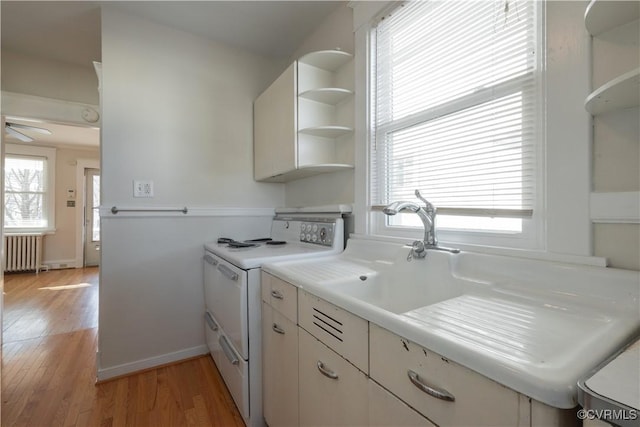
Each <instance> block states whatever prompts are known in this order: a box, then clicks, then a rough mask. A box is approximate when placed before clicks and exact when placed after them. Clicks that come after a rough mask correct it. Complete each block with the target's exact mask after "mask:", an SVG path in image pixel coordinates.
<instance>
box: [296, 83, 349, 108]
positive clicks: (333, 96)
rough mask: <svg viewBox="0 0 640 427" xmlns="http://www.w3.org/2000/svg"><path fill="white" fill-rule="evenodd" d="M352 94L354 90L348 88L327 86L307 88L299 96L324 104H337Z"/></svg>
mask: <svg viewBox="0 0 640 427" xmlns="http://www.w3.org/2000/svg"><path fill="white" fill-rule="evenodd" d="M352 95H353V91H351V90H348V89H342V88H336V87H327V88H320V89H311V90H307V91H305V92H302V93H301V94H300V95H299V96H300V98H304V99H309V100H311V101H316V102H321V103H323V104H328V105H337V104H339V103H340V102H342V101H344V100H345V99H347V98H348V97H350V96H352Z"/></svg>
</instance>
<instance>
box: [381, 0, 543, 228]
mask: <svg viewBox="0 0 640 427" xmlns="http://www.w3.org/2000/svg"><path fill="white" fill-rule="evenodd" d="M536 3H537V2H531V1H517V0H506V1H499V2H498V1H415V2H407V3H404V4H403V5H402V6H401V7H398V8H396V9H395V10H394V11H393V12H392V13H390V14H388V15H387V16H385V17H384V18H383V19H381V20H380V21H379V22H378V24H377V25H376V26H375V29H374V34H373V43H372V46H373V50H372V54H373V56H374V58H373V59H374V60H373V61H372V66H373V70H372V83H373V85H372V93H373V95H374V98H373V100H372V108H371V111H372V114H373V117H372V125H373V129H372V138H371V141H372V147H371V156H370V158H371V172H372V173H371V174H370V177H371V183H370V184H371V185H370V188H371V198H370V200H371V203H372V205H374V206H376V205H386V204H388V203H390V202H392V201H396V200H415V196H414V191H415V189H419V190H420V192H421V193H422V195H423V196H424V197H425V198H426V199H428V200H429V201H430V202H432V203H433V204H434V205H435V206H436V207H437V208H438V213H439V222H438V225H439V227H440V228H442V227H445V228H452V229H466V230H490V231H502V232H520V231H521V230H522V221H523V218H528V217H530V216H531V215H532V214H533V209H534V205H535V198H536V185H535V184H536V152H537V148H536V145H537V144H536V140H537V135H536V129H537V127H538V125H537V124H536V123H538V106H537V104H538V102H537V98H538V96H537V93H538V90H537V85H538V82H537V72H536V71H537V67H538V65H537V64H538V63H539V60H538V48H537V45H536V44H537V37H538V34H537V28H536V22H537V19H536V7H537V6H536ZM386 220H387V221H389V222H388V223H387V225H391V226H413V225H416V226H418V225H420V224H421V223H420V221H419V219H418V218H417V216H416V215H401V216H400V215H399V216H395V217H387V218H386Z"/></svg>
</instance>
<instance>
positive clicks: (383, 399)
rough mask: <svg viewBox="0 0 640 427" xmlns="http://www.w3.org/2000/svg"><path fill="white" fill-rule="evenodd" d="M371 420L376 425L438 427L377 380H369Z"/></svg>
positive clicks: (378, 426)
mask: <svg viewBox="0 0 640 427" xmlns="http://www.w3.org/2000/svg"><path fill="white" fill-rule="evenodd" d="M368 393H369V422H368V423H367V424H368V425H370V426H376V427H383V426H384V427H388V426H395V427H410V426H415V427H417V426H425V427H436V425H435V424H433V423H431V422H430V421H429V420H428V419H426V418H425V417H423V416H422V415H420V414H419V413H417V412H416V411H414V410H413V409H412V408H410V407H409V406H407V404H406V403H404V402H403V401H402V400H400V399H398V398H397V397H395V396H394V395H393V394H391V393H389V392H388V391H387V390H385V389H384V388H382V387H380V385H378V383H376V382H375V381H372V380H369V381H368Z"/></svg>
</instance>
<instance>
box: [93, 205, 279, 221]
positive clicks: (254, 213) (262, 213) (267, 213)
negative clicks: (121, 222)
mask: <svg viewBox="0 0 640 427" xmlns="http://www.w3.org/2000/svg"><path fill="white" fill-rule="evenodd" d="M116 206H117V207H118V208H119V209H157V211H155V212H118V213H117V214H113V213H111V206H101V207H100V219H101V220H106V219H118V218H156V217H175V218H190V217H237V216H241V217H273V216H274V215H275V209H273V208H191V207H187V213H186V214H183V213H182V212H164V211H163V209H182V208H183V206H177V205H176V206H119V205H116Z"/></svg>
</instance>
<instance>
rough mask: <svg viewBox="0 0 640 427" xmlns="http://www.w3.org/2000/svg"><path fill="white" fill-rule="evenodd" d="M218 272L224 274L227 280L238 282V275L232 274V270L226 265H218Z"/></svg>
mask: <svg viewBox="0 0 640 427" xmlns="http://www.w3.org/2000/svg"><path fill="white" fill-rule="evenodd" d="M218 271H219V272H220V273H222V274H224V275H225V276H226V277H227V279H229V280H233V281H234V282H237V281H238V273H236V272H234V271H233V270H232V269H230V268H229V267H227V266H226V265H224V264H220V265H219V266H218Z"/></svg>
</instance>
